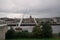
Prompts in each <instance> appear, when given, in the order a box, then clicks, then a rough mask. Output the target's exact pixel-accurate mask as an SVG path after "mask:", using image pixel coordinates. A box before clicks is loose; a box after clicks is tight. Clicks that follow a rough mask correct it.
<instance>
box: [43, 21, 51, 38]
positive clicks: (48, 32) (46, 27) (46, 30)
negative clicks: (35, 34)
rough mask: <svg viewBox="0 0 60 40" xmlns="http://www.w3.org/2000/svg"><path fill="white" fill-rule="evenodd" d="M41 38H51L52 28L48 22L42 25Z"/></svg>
mask: <svg viewBox="0 0 60 40" xmlns="http://www.w3.org/2000/svg"><path fill="white" fill-rule="evenodd" d="M42 36H43V38H50V37H52V27H51V25H50V24H49V22H45V23H43V25H42Z"/></svg>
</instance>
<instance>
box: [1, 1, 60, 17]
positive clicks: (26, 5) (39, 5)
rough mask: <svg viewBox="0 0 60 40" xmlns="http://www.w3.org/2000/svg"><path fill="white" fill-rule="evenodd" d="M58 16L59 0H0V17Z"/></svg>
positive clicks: (59, 13)
mask: <svg viewBox="0 0 60 40" xmlns="http://www.w3.org/2000/svg"><path fill="white" fill-rule="evenodd" d="M23 14H25V17H28V16H29V15H32V16H33V17H39V18H43V17H55V16H56V17H59V16H60V0H0V17H10V18H20V17H21V16H22V15H23Z"/></svg>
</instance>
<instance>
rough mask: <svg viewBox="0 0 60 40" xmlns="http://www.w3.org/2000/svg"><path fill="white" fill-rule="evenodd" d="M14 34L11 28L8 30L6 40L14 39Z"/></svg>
mask: <svg viewBox="0 0 60 40" xmlns="http://www.w3.org/2000/svg"><path fill="white" fill-rule="evenodd" d="M14 34H15V31H14V30H13V28H11V29H10V30H8V31H7V32H6V35H5V36H6V39H10V38H13V37H14Z"/></svg>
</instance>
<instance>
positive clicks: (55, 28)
mask: <svg viewBox="0 0 60 40" xmlns="http://www.w3.org/2000/svg"><path fill="white" fill-rule="evenodd" d="M33 27H34V26H21V28H22V29H23V30H28V31H29V32H32V30H33ZM13 28H14V29H15V28H16V26H15V27H13ZM8 29H10V27H8ZM52 32H53V33H59V32H60V25H53V26H52Z"/></svg>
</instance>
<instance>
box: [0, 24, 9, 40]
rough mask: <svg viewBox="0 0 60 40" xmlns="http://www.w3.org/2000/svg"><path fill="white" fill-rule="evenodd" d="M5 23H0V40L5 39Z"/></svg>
mask: <svg viewBox="0 0 60 40" xmlns="http://www.w3.org/2000/svg"><path fill="white" fill-rule="evenodd" d="M7 30H8V28H7V24H1V25H0V40H5V33H6V32H7Z"/></svg>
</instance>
